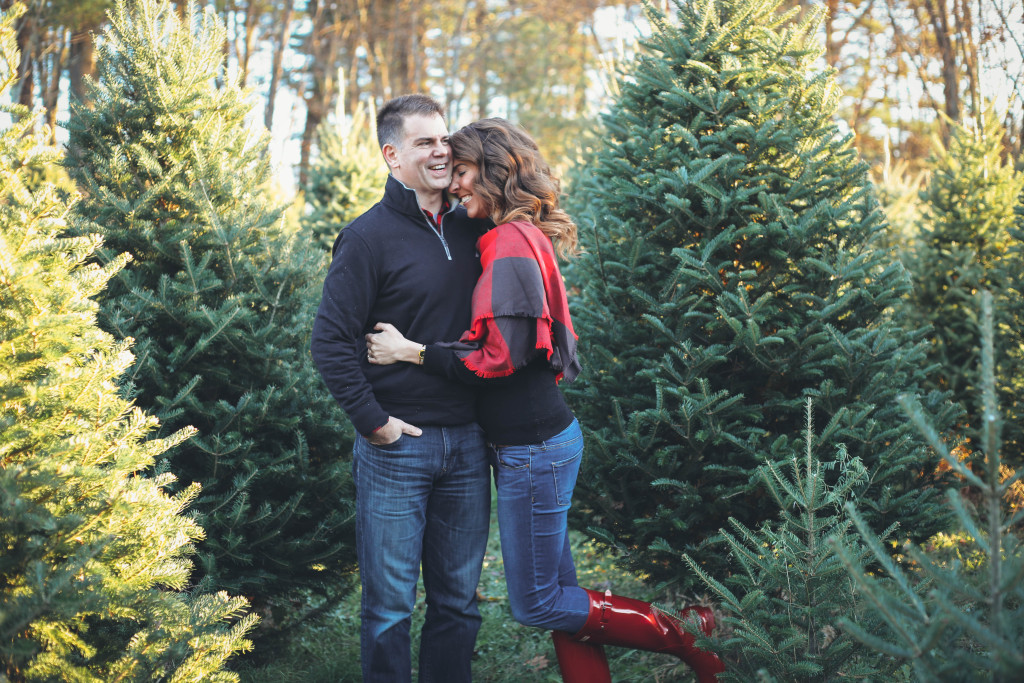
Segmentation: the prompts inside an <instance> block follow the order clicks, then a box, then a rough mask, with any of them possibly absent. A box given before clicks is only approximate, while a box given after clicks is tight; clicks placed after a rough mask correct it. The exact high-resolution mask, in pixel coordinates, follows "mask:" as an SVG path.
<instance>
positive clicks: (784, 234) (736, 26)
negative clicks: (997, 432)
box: [567, 0, 955, 585]
mask: <svg viewBox="0 0 1024 683" xmlns="http://www.w3.org/2000/svg"><path fill="white" fill-rule="evenodd" d="M779 5H780V3H779V2H778V1H777V0H693V1H692V2H676V3H675V7H676V10H677V11H676V13H675V15H674V16H673V17H672V18H669V17H667V16H666V15H664V14H661V13H660V12H658V11H657V10H655V9H652V8H650V7H649V8H648V16H649V18H650V21H651V23H652V25H653V34H652V35H651V37H650V38H649V40H648V41H647V49H646V53H645V54H643V55H642V56H641V57H640V59H639V60H638V62H637V64H636V66H635V68H634V71H633V72H632V73H630V74H628V75H627V77H626V78H624V79H623V81H622V83H621V85H620V88H621V94H620V96H619V99H618V101H617V102H616V103H615V105H614V106H613V107H612V108H611V111H610V112H609V113H608V114H607V115H606V116H605V117H604V129H603V130H602V131H601V137H600V139H601V144H600V145H598V146H597V148H596V149H595V150H594V151H593V152H592V153H591V154H590V155H589V157H588V158H587V159H586V160H585V161H584V163H583V164H582V166H581V168H582V172H581V173H580V174H579V177H578V178H577V180H576V182H575V183H574V185H573V188H572V192H571V193H570V197H571V210H572V212H573V215H574V216H575V217H576V218H577V220H578V222H579V224H580V232H581V240H582V243H583V246H584V248H585V249H586V254H585V255H584V256H582V257H581V258H580V259H578V260H577V261H576V262H575V263H574V265H573V266H572V267H571V268H570V269H568V270H567V280H568V284H569V286H570V287H571V288H572V289H573V291H575V292H576V296H575V297H574V298H575V301H574V308H573V314H574V323H575V328H576V330H577V332H578V333H579V334H580V340H581V346H580V348H581V357H582V360H583V363H584V367H585V375H584V376H583V378H581V379H582V381H581V382H577V383H576V384H574V385H571V386H570V387H569V390H568V393H569V394H570V398H571V400H572V402H573V404H574V407H575V409H576V411H577V415H578V417H579V418H580V422H581V423H582V424H583V425H584V427H585V429H587V430H588V434H587V436H588V439H587V448H588V450H587V458H586V459H585V464H584V472H583V474H582V475H581V477H580V482H581V483H580V485H578V487H577V498H578V500H579V501H580V502H581V505H579V506H578V508H577V510H578V512H577V514H576V523H578V524H579V525H581V526H584V527H586V528H589V529H590V530H591V531H592V532H593V533H594V534H595V535H596V536H598V537H599V538H601V539H603V540H604V541H606V542H607V543H609V544H612V545H614V546H615V547H617V548H618V549H620V550H621V552H622V553H623V556H624V560H625V562H626V563H627V564H628V566H630V567H632V568H634V569H637V570H641V571H644V572H647V573H649V574H650V575H651V576H652V577H654V578H658V579H665V580H674V581H680V582H682V584H683V585H693V583H694V575H693V574H692V573H691V572H690V570H689V569H688V568H687V567H686V566H685V564H683V563H682V562H680V561H679V556H680V554H681V553H682V552H683V551H686V552H688V553H689V554H691V555H692V556H693V557H695V558H697V559H698V560H699V561H700V562H701V563H702V566H704V567H705V568H706V569H707V570H708V571H709V572H710V573H711V574H712V575H719V574H718V572H719V571H725V565H726V563H727V561H728V559H727V557H726V555H725V554H723V553H721V552H720V551H718V550H717V549H711V550H705V549H703V548H702V547H701V544H702V543H704V542H705V541H706V540H708V539H709V538H712V537H714V536H715V535H716V534H717V533H718V531H719V529H721V528H723V527H725V526H727V521H728V520H729V519H730V518H735V519H736V520H737V521H738V522H740V523H741V524H743V525H744V526H746V527H748V528H756V527H758V526H759V525H760V523H761V522H762V521H765V520H767V519H770V518H771V517H772V516H774V511H773V506H771V505H767V504H766V502H767V501H766V494H765V492H764V489H763V488H762V487H761V486H759V484H758V477H757V476H756V474H755V473H756V471H757V469H758V467H759V466H761V465H762V464H764V463H765V461H766V460H767V461H768V463H769V464H771V465H772V466H775V467H777V468H781V463H782V462H783V461H785V460H787V459H788V458H790V457H791V456H792V446H791V444H790V438H791V437H790V435H792V434H796V433H799V432H800V427H801V424H800V423H801V415H802V413H803V404H804V402H805V401H806V400H807V399H808V398H811V399H813V401H814V405H815V410H816V411H817V412H818V413H819V414H820V415H822V416H823V423H824V427H823V428H822V431H821V433H820V435H819V442H820V444H821V446H822V448H834V447H836V446H837V445H838V444H840V443H844V444H846V448H847V451H848V453H849V456H850V458H854V459H857V460H858V461H859V462H861V463H863V465H864V467H865V469H866V470H867V472H868V473H869V475H868V477H866V478H864V479H863V480H861V481H860V482H859V484H858V485H857V486H856V487H855V488H854V489H852V490H851V492H850V495H852V496H853V497H855V498H856V499H858V501H860V502H861V503H862V504H863V506H864V510H865V514H866V515H868V516H869V517H870V518H871V520H872V522H873V523H875V524H877V525H878V527H879V528H886V527H888V526H889V525H890V524H891V523H893V522H895V521H896V520H900V521H901V523H902V526H901V529H902V530H903V531H904V532H906V533H907V534H910V535H911V536H912V537H913V538H916V539H920V538H925V537H927V536H929V535H931V534H932V533H934V532H935V531H937V530H940V529H942V528H944V526H945V525H946V523H947V520H948V519H949V515H948V513H947V511H946V510H945V508H944V507H943V505H942V501H941V494H940V492H939V490H938V489H937V488H936V487H935V486H934V484H935V483H937V478H938V477H940V476H941V475H938V474H936V473H935V466H936V464H937V463H936V462H935V460H934V458H933V456H932V455H930V454H929V452H928V450H927V448H926V447H925V445H924V444H923V442H922V440H921V439H920V438H919V437H918V436H917V435H916V433H915V432H914V431H913V430H912V429H911V428H910V426H909V425H908V424H907V421H906V419H905V417H904V416H903V415H902V414H900V413H899V409H898V407H897V405H896V401H895V399H896V396H897V394H898V393H900V392H914V391H916V390H917V388H918V387H919V385H920V384H921V382H922V381H923V379H924V375H923V372H922V369H923V367H924V349H923V346H922V342H921V336H922V335H921V333H920V332H917V331H913V330H906V329H904V328H902V327H901V326H900V321H899V320H898V319H896V317H895V315H894V310H895V307H896V306H897V305H898V304H899V302H900V300H901V297H902V296H904V295H905V294H906V292H907V290H908V287H909V278H908V277H907V274H906V272H905V270H904V269H903V267H902V266H901V264H900V263H899V262H898V261H895V260H893V259H891V258H890V257H889V256H888V254H887V253H886V252H885V251H884V250H882V249H880V248H879V246H878V245H879V241H880V238H881V235H882V233H883V232H884V229H885V221H884V216H883V215H882V213H881V212H880V210H879V207H878V203H877V200H876V197H875V194H874V191H873V188H872V186H871V184H870V182H869V180H868V177H867V168H866V165H865V164H864V163H863V162H862V161H860V160H859V159H858V157H857V154H856V151H855V150H854V149H853V148H852V146H851V143H850V138H849V136H847V137H843V136H841V135H840V133H839V130H838V128H837V126H836V123H835V120H834V114H835V111H836V103H837V100H838V97H839V93H838V91H837V87H836V84H835V79H834V77H833V75H832V73H831V72H830V71H822V70H821V67H820V61H819V57H820V55H821V50H822V48H821V46H820V45H819V42H818V29H819V26H820V22H821V18H822V15H821V12H820V11H819V10H816V9H813V8H812V9H811V10H809V11H808V12H807V13H806V15H805V16H804V17H803V18H802V19H801V18H799V14H798V13H797V12H796V10H793V11H790V12H787V13H779V12H778V11H777V8H778V7H779ZM924 401H925V405H926V407H927V409H928V410H929V411H931V412H932V413H933V414H934V416H935V419H936V421H937V424H938V425H939V426H940V428H941V427H942V426H944V425H949V424H950V423H951V421H952V419H953V417H954V415H953V413H954V412H955V411H954V408H953V407H952V405H951V404H949V403H948V402H945V401H943V399H942V397H941V396H939V395H936V394H934V393H933V394H930V395H928V396H925V397H924ZM833 476H837V475H835V474H834V475H833Z"/></svg>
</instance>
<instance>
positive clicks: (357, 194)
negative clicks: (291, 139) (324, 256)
mask: <svg viewBox="0 0 1024 683" xmlns="http://www.w3.org/2000/svg"><path fill="white" fill-rule="evenodd" d="M317 139H318V140H319V156H318V157H317V159H316V161H315V162H313V165H312V166H311V167H310V169H309V180H308V182H307V184H306V187H305V199H306V203H307V204H308V205H309V213H307V214H306V216H305V217H304V218H303V220H302V223H303V226H304V227H305V229H306V234H307V235H310V234H311V235H312V236H313V239H314V240H315V241H316V243H317V244H319V245H320V246H321V247H323V248H324V249H325V250H326V251H328V252H330V251H331V248H332V247H333V246H334V240H335V239H337V237H338V233H339V232H340V231H341V229H342V228H344V227H345V226H346V225H348V224H349V223H351V222H352V220H353V219H355V218H356V217H357V216H359V215H361V214H362V213H363V212H364V211H366V210H367V209H368V208H370V207H371V206H373V204H374V202H376V201H377V200H378V199H379V198H380V193H381V188H383V187H384V182H385V181H386V180H387V177H388V169H387V166H385V165H384V161H383V159H382V157H381V154H380V147H378V146H377V131H376V126H375V125H374V120H373V112H372V111H371V112H369V113H367V110H366V108H364V107H363V106H362V105H360V106H358V107H356V110H355V112H354V113H353V114H352V117H351V119H349V120H347V121H346V122H345V123H344V125H343V126H337V125H334V124H330V123H326V122H325V123H323V124H321V125H320V129H319V132H318V134H317Z"/></svg>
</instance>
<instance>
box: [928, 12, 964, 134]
mask: <svg viewBox="0 0 1024 683" xmlns="http://www.w3.org/2000/svg"><path fill="white" fill-rule="evenodd" d="M924 8H925V11H927V13H928V19H929V20H930V22H931V25H932V31H933V32H934V35H935V46H936V47H937V48H938V50H939V57H940V58H941V59H942V89H943V93H944V94H945V112H946V116H948V117H949V119H950V121H953V122H954V123H959V122H960V79H959V73H958V69H957V64H956V50H955V49H954V47H953V40H952V36H951V34H950V30H949V12H948V10H947V8H946V0H924ZM942 130H943V134H942V137H943V139H944V140H947V141H948V139H949V126H946V125H944V126H942Z"/></svg>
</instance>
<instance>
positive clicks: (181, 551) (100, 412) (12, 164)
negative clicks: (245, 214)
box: [0, 7, 255, 682]
mask: <svg viewBox="0 0 1024 683" xmlns="http://www.w3.org/2000/svg"><path fill="white" fill-rule="evenodd" d="M20 11H21V9H20V8H18V7H16V8H15V9H13V10H11V11H8V12H6V13H4V14H3V15H2V19H0V59H2V64H3V68H2V70H3V73H2V74H0V79H2V80H0V97H6V96H7V95H8V94H9V92H10V88H11V85H12V83H14V82H16V67H17V64H18V59H17V48H16V41H15V37H14V36H15V30H14V26H13V23H14V20H15V19H16V17H17V15H18V14H19V13H20ZM3 113H4V114H5V115H6V116H9V117H10V118H11V120H12V121H13V123H12V125H11V126H10V127H9V128H7V129H5V130H0V348H2V352H0V548H2V552H0V679H2V680H4V681H15V682H17V681H57V680H60V681H103V680H126V679H127V680H147V679H149V680H175V681H179V680H180V681H184V680H192V681H197V680H204V681H236V680H237V676H235V675H234V674H231V673H229V672H226V671H224V670H223V667H224V663H225V661H226V659H227V658H228V657H230V656H231V655H232V654H234V653H237V652H241V651H244V650H246V649H247V648H248V647H249V643H248V641H246V640H245V634H246V632H247V631H249V630H250V629H251V628H252V627H253V625H254V623H255V617H254V616H252V615H249V616H245V617H243V616H242V615H243V614H244V611H245V601H244V600H243V599H241V598H233V597H228V596H227V595H226V594H224V593H218V594H205V595H204V594H200V593H198V592H194V593H192V594H189V593H184V592H182V591H183V590H184V589H185V588H186V587H187V585H188V577H189V573H190V571H191V567H192V564H191V561H190V557H191V556H192V555H193V553H194V547H193V546H194V544H195V543H196V542H198V541H199V540H201V539H202V535H203V530H202V529H201V528H200V527H199V526H198V525H197V524H196V522H195V521H194V520H193V519H191V518H189V517H188V516H185V515H184V514H183V511H184V510H185V509H186V508H187V507H188V506H189V505H190V504H191V502H192V501H193V500H194V498H195V497H196V495H197V494H198V492H199V487H198V486H196V485H193V486H189V487H187V488H185V489H184V490H182V491H181V492H180V493H178V494H177V495H175V496H170V495H168V493H167V489H168V486H169V485H170V484H171V482H172V479H173V477H171V475H169V474H166V473H164V474H161V475H159V476H157V477H145V476H140V473H141V472H143V471H144V470H147V469H149V468H151V467H152V466H153V464H154V459H155V458H156V457H158V456H160V455H161V454H162V453H164V452H165V451H166V450H167V449H169V448H172V447H174V446H175V445H176V444H179V443H180V442H182V441H184V440H185V439H187V438H189V436H190V435H191V434H192V432H193V430H191V429H187V428H186V429H181V430H178V431H176V432H173V433H170V434H169V435H168V436H167V437H166V438H163V439H154V440H148V441H147V440H146V437H147V435H148V434H149V433H151V432H152V431H153V430H154V428H155V427H156V420H155V419H154V418H153V417H152V416H150V415H147V414H146V413H144V412H143V411H142V410H140V409H138V408H134V407H132V406H131V404H130V403H129V402H127V401H125V400H124V399H123V398H121V397H119V396H118V393H117V389H116V382H117V380H118V378H119V377H120V376H121V375H122V374H123V373H124V371H125V369H126V368H127V367H128V366H129V365H130V364H131V362H132V355H131V353H130V351H129V343H128V342H127V341H121V342H116V341H115V340H114V339H113V338H112V337H111V336H110V335H108V334H106V333H104V332H102V331H101V330H100V328H99V327H98V326H97V324H96V311H97V305H96V303H95V302H94V301H93V300H92V299H91V297H93V296H95V295H96V294H97V293H98V292H100V291H101V290H102V289H103V288H104V286H105V285H106V283H107V282H108V280H109V279H110V278H111V277H112V276H114V275H115V274H116V273H117V272H118V270H119V269H121V267H122V266H123V265H124V263H125V261H126V260H127V258H126V257H124V256H121V257H117V258H112V259H109V260H108V262H107V264H106V265H105V266H104V267H102V268H101V267H99V266H97V265H95V264H93V265H87V263H86V261H87V260H88V259H89V257H90V255H91V254H93V252H94V251H95V250H96V249H97V248H98V247H99V245H100V239H99V238H98V237H96V236H94V235H89V236H85V235H83V236H79V237H74V238H61V237H60V235H61V233H63V232H64V231H65V229H66V219H67V218H68V215H69V202H68V201H67V200H66V199H64V198H63V197H62V194H61V193H60V192H58V191H57V189H56V188H55V187H54V186H52V185H46V184H43V185H41V186H40V185H38V184H37V181H35V180H34V176H35V175H36V174H37V173H38V171H39V170H40V168H41V167H43V166H44V165H45V164H48V163H52V162H54V161H56V156H57V154H56V150H54V149H52V148H49V149H48V148H45V147H44V146H43V145H44V142H43V140H42V138H38V137H36V136H35V134H33V133H32V132H31V131H32V128H33V117H31V116H29V113H28V111H27V109H25V108H24V107H21V106H18V105H6V106H4V107H3ZM231 622H235V623H234V624H233V625H232V623H231Z"/></svg>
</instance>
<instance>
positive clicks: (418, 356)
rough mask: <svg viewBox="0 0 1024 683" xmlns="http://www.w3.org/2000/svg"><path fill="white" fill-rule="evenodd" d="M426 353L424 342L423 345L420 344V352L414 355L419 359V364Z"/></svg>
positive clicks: (421, 363)
mask: <svg viewBox="0 0 1024 683" xmlns="http://www.w3.org/2000/svg"><path fill="white" fill-rule="evenodd" d="M426 355H427V346H426V344H424V345H423V346H420V352H419V353H418V354H417V356H416V357H417V358H418V359H419V361H420V365H423V361H424V359H425V358H426Z"/></svg>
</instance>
